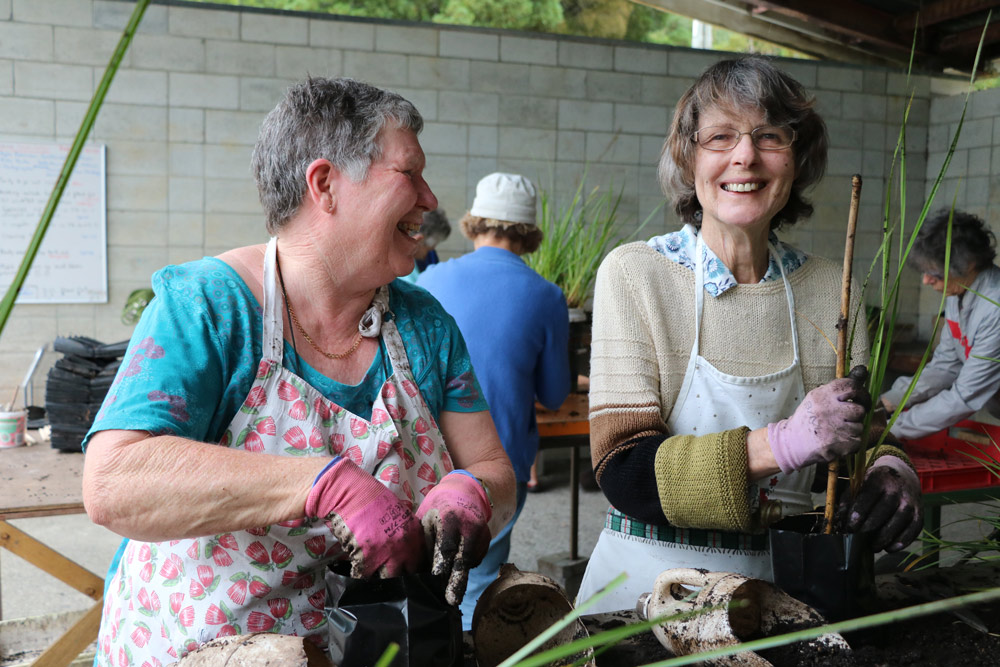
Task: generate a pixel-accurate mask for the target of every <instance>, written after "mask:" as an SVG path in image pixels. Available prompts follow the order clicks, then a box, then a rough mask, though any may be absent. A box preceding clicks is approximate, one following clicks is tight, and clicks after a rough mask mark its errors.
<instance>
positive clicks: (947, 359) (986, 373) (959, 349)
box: [882, 210, 1000, 439]
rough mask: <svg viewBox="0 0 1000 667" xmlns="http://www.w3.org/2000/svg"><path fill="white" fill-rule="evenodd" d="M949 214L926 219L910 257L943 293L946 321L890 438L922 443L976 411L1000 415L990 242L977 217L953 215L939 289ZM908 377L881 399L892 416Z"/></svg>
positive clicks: (997, 285) (997, 276) (995, 270)
mask: <svg viewBox="0 0 1000 667" xmlns="http://www.w3.org/2000/svg"><path fill="white" fill-rule="evenodd" d="M950 215H951V214H950V212H949V211H947V210H944V211H940V212H938V213H937V214H936V215H934V216H933V217H931V218H928V219H927V220H926V221H925V222H924V225H923V227H922V228H921V230H920V232H919V233H918V235H917V239H916V241H915V243H914V245H913V249H912V250H911V251H910V262H911V264H912V265H913V266H915V267H916V268H917V269H918V270H919V271H921V272H922V273H923V283H924V284H925V285H930V286H931V287H932V288H933V289H934V290H935V291H937V292H943V291H944V290H945V289H947V292H946V294H947V298H946V299H945V309H944V313H945V323H944V326H943V329H942V331H941V340H940V342H939V343H938V345H937V347H936V348H935V349H934V356H933V358H932V359H931V361H930V362H929V363H928V364H927V366H926V367H925V368H924V371H923V373H921V374H920V378H919V379H918V380H917V383H916V386H915V387H914V389H913V393H912V394H911V395H910V398H909V399H908V400H907V402H906V404H905V405H904V406H903V408H904V411H903V413H902V414H900V415H899V417H898V419H896V423H895V424H894V425H893V426H892V429H891V432H892V434H893V435H895V436H896V437H899V438H904V439H906V438H909V439H913V438H921V437H923V436H926V435H929V434H931V433H934V432H935V431H940V430H941V429H943V428H947V427H949V426H951V425H953V424H955V423H956V422H959V421H961V420H963V419H966V418H968V417H970V416H972V415H973V414H975V413H976V412H978V411H979V410H981V409H983V408H986V410H987V411H988V412H989V413H990V414H991V415H993V416H994V417H1000V397H998V396H997V393H998V391H1000V362H998V361H994V360H995V359H1000V306H997V305H996V304H995V303H991V301H993V302H1000V267H997V266H996V265H995V264H994V263H993V261H994V259H995V257H996V238H995V237H994V236H993V232H991V231H990V229H989V227H988V226H987V224H986V223H985V222H983V221H982V220H981V219H979V218H978V217H976V216H974V215H972V214H969V213H965V212H962V211H957V210H956V211H955V212H954V219H953V220H952V231H951V261H950V268H949V269H947V271H948V281H947V285H946V284H945V280H944V278H945V272H946V269H945V266H944V264H945V261H944V259H945V248H946V245H947V238H948V218H949V216H950ZM912 379H913V378H912V377H901V378H898V379H897V380H896V382H895V383H893V385H892V387H891V388H890V389H889V391H887V392H885V393H884V394H883V395H882V403H883V404H884V405H885V407H886V409H887V410H889V411H890V412H891V411H893V410H895V409H897V408H898V407H899V404H900V402H901V401H902V399H903V396H904V394H905V393H906V390H907V387H909V385H910V382H911V381H912Z"/></svg>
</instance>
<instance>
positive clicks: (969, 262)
mask: <svg viewBox="0 0 1000 667" xmlns="http://www.w3.org/2000/svg"><path fill="white" fill-rule="evenodd" d="M949 215H950V211H949V210H948V209H944V210H941V211H938V212H937V213H935V214H934V215H933V216H931V217H929V218H927V219H926V220H924V224H923V225H921V227H920V231H919V232H918V233H917V238H916V239H915V240H914V242H913V247H912V248H911V249H910V257H909V263H910V264H911V265H912V266H913V267H915V268H916V269H917V270H918V271H925V272H929V273H936V272H940V273H941V274H942V275H943V274H944V255H945V249H946V248H947V243H948V217H949ZM996 255H997V252H996V237H995V236H994V235H993V232H992V231H990V228H989V225H987V224H986V223H985V222H984V221H983V220H982V218H980V217H978V216H975V215H972V214H971V213H966V212H964V211H959V210H956V211H955V216H954V218H953V219H952V222H951V257H950V259H951V271H952V272H954V273H956V274H959V275H966V274H967V273H969V271H970V270H972V269H975V270H976V271H977V272H979V271H982V270H983V269H986V268H989V266H990V265H992V264H993V260H994V259H995V258H996Z"/></svg>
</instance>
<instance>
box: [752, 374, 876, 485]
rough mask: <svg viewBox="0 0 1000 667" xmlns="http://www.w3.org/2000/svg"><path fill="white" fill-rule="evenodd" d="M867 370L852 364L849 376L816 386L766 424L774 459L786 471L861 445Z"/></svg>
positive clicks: (865, 403) (821, 460)
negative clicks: (786, 415)
mask: <svg viewBox="0 0 1000 667" xmlns="http://www.w3.org/2000/svg"><path fill="white" fill-rule="evenodd" d="M867 378H868V369H867V368H865V367H864V366H855V367H854V369H853V370H852V371H851V373H850V375H848V376H847V377H846V378H842V379H840V380H834V381H833V382H829V383H827V384H825V385H823V386H821V387H816V388H815V389H813V390H812V391H810V392H809V393H808V394H806V397H805V400H803V401H802V403H800V404H799V407H797V408H796V409H795V413H794V414H793V415H792V416H791V417H789V418H788V419H783V420H782V421H780V422H777V423H774V424H768V425H767V438H768V440H769V441H770V443H771V451H772V452H773V453H774V460H775V461H777V463H778V467H779V468H781V472H783V473H786V474H787V473H790V472H793V471H795V470H800V469H802V468H806V467H808V466H811V465H814V464H816V463H822V462H824V461H833V460H834V459H837V458H840V457H841V456H846V455H847V454H850V453H851V452H854V451H855V450H857V449H860V448H861V446H862V444H863V443H862V442H861V433H862V430H863V429H864V424H863V422H864V418H865V412H867V410H868V407H869V406H870V405H871V396H869V394H868V390H867V389H865V384H864V383H865V380H867Z"/></svg>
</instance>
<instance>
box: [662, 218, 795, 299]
mask: <svg viewBox="0 0 1000 667" xmlns="http://www.w3.org/2000/svg"><path fill="white" fill-rule="evenodd" d="M768 241H770V242H771V243H772V244H773V245H774V247H775V249H776V250H777V251H778V256H779V257H780V258H781V263H782V265H784V267H785V273H791V272H792V271H794V270H795V269H797V268H799V267H800V266H802V264H803V263H804V262H805V261H806V258H807V255H806V254H805V253H804V252H802V251H801V250H799V249H798V248H795V247H793V246H790V245H788V244H787V243H785V242H783V241H779V240H778V237H777V235H776V234H775V233H774V232H771V233H770V234H769V235H768ZM646 243H647V244H648V245H649V246H650V247H651V248H653V249H654V250H656V251H657V252H659V253H660V254H661V255H664V256H665V257H666V258H667V259H669V260H671V261H673V262H677V263H678V264H680V265H681V266H685V267H687V268H689V269H691V270H692V271H694V267H695V261H694V253H695V249H696V248H697V247H698V230H697V229H696V228H695V226H694V225H684V227H683V228H682V229H681V230H680V231H676V232H670V233H669V234H664V235H662V236H654V237H653V238H651V239H649V240H648V241H646ZM702 248H704V250H703V251H702V252H703V253H704V255H703V257H704V265H705V291H706V292H708V293H709V294H710V295H712V296H719V295H720V294H722V293H723V292H725V291H726V290H728V289H730V288H732V287H736V285H737V284H738V283H737V282H736V278H735V277H734V276H733V274H732V272H731V271H730V270H729V267H727V266H726V265H725V264H724V263H723V262H722V260H720V259H719V258H718V257H717V256H716V254H715V253H714V252H712V249H711V248H709V247H708V246H707V245H704V246H702ZM780 279H781V268H780V267H779V266H778V264H777V262H775V261H774V257H773V256H771V255H770V254H769V255H768V263H767V272H766V273H765V274H764V277H763V278H762V279H761V282H762V283H763V282H767V281H768V280H780Z"/></svg>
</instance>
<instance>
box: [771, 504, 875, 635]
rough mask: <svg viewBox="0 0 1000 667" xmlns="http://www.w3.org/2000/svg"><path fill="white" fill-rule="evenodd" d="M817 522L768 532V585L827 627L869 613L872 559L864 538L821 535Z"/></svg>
mask: <svg viewBox="0 0 1000 667" xmlns="http://www.w3.org/2000/svg"><path fill="white" fill-rule="evenodd" d="M822 523H823V517H822V515H820V516H818V517H817V516H815V515H808V514H803V515H799V516H793V517H788V518H786V519H782V520H781V521H779V522H778V523H776V524H774V525H772V526H771V528H770V530H769V537H770V542H771V565H772V568H773V570H774V583H775V584H776V585H777V586H778V587H780V588H781V589H782V590H784V591H785V592H786V593H788V594H789V595H791V596H792V597H794V598H795V599H797V600H799V601H800V602H804V603H805V604H807V605H809V606H810V607H812V608H813V609H815V610H816V611H818V612H819V613H820V614H822V615H823V617H824V618H825V619H826V620H827V621H830V622H836V621H841V620H845V619H848V618H857V617H858V616H863V615H865V614H868V613H871V612H872V611H873V610H874V608H875V578H874V576H875V575H874V554H873V553H872V550H871V540H870V539H869V537H868V536H867V535H866V534H864V533H846V534H845V533H833V534H830V535H826V534H824V533H823V532H822Z"/></svg>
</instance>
